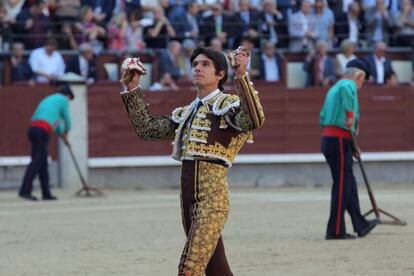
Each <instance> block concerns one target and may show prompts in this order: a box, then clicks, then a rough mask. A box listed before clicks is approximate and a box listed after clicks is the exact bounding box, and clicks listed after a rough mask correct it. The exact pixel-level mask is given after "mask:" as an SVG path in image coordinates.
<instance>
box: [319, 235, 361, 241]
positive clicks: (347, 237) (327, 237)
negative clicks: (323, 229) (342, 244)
mask: <svg viewBox="0 0 414 276" xmlns="http://www.w3.org/2000/svg"><path fill="white" fill-rule="evenodd" d="M353 239H356V236H355V235H352V234H343V235H338V236H337V235H328V234H326V235H325V240H353Z"/></svg>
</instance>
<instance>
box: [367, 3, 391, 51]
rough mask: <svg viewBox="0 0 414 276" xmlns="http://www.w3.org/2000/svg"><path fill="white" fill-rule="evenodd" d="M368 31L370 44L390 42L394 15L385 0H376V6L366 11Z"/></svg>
mask: <svg viewBox="0 0 414 276" xmlns="http://www.w3.org/2000/svg"><path fill="white" fill-rule="evenodd" d="M365 23H366V27H367V29H366V33H367V34H368V35H369V37H368V41H369V43H370V44H375V43H376V42H379V41H386V42H388V38H389V29H390V28H391V27H392V17H391V15H390V14H389V12H388V10H387V9H386V7H385V5H384V0H376V6H375V8H371V9H369V10H367V11H365Z"/></svg>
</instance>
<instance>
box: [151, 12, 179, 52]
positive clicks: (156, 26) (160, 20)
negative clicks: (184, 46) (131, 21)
mask: <svg viewBox="0 0 414 276" xmlns="http://www.w3.org/2000/svg"><path fill="white" fill-rule="evenodd" d="M144 34H145V37H146V40H145V42H146V44H147V47H148V48H156V49H160V48H161V49H165V48H167V41H168V40H169V39H170V38H175V36H176V33H175V30H174V28H173V27H172V25H171V23H170V21H169V20H168V18H167V17H165V12H164V8H163V7H161V6H157V7H156V8H155V9H154V22H153V24H152V25H151V26H148V27H147V28H146V29H144Z"/></svg>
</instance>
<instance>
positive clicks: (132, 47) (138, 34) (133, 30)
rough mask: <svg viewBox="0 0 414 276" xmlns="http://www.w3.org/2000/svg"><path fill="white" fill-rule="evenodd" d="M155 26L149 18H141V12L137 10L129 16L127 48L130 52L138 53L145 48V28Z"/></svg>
mask: <svg viewBox="0 0 414 276" xmlns="http://www.w3.org/2000/svg"><path fill="white" fill-rule="evenodd" d="M152 24H153V20H152V19H149V18H141V11H139V10H136V11H134V12H132V13H131V15H130V16H129V21H128V25H127V27H126V35H125V39H126V41H125V42H126V47H127V49H128V50H129V51H137V50H142V49H144V48H145V42H144V28H145V27H147V26H150V25H152Z"/></svg>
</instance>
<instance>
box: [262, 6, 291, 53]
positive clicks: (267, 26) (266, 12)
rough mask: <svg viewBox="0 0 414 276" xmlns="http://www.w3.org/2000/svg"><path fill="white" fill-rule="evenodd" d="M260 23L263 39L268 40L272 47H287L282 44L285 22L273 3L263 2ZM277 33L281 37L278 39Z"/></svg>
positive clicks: (285, 31)
mask: <svg viewBox="0 0 414 276" xmlns="http://www.w3.org/2000/svg"><path fill="white" fill-rule="evenodd" d="M261 21H262V24H261V31H262V34H263V37H262V38H263V39H266V40H269V41H270V42H272V43H273V44H274V45H281V46H287V44H286V43H284V41H285V39H284V36H287V29H286V26H287V21H286V18H284V17H283V14H282V13H281V12H280V11H279V10H278V9H277V8H276V5H275V1H272V0H264V2H263V12H262V14H261ZM279 33H280V34H281V35H282V37H279Z"/></svg>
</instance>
